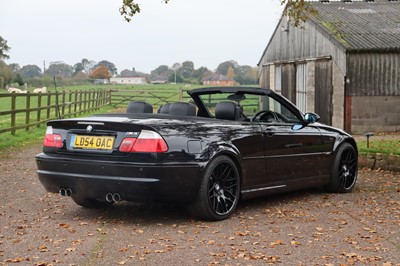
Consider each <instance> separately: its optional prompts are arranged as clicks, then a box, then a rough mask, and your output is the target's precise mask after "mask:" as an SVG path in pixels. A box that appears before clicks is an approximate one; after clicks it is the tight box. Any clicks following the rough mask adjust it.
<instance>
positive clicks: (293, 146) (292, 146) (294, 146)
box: [285, 143, 303, 149]
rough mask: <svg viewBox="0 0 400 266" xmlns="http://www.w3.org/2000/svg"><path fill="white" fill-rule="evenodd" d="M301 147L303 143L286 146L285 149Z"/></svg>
mask: <svg viewBox="0 0 400 266" xmlns="http://www.w3.org/2000/svg"><path fill="white" fill-rule="evenodd" d="M300 147H303V143H294V144H286V145H285V148H288V149H290V148H300Z"/></svg>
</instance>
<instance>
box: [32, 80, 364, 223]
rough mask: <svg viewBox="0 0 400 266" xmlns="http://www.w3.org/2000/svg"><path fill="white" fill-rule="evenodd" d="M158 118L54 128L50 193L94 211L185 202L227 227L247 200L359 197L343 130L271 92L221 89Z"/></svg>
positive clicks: (353, 151) (42, 161)
mask: <svg viewBox="0 0 400 266" xmlns="http://www.w3.org/2000/svg"><path fill="white" fill-rule="evenodd" d="M188 93H189V95H190V96H191V98H192V101H191V102H190V103H184V102H176V103H169V104H166V105H164V106H161V107H160V108H159V109H158V110H157V111H154V112H153V107H152V106H151V105H150V104H149V103H146V102H131V103H130V104H129V106H128V108H127V112H126V113H119V114H103V115H93V116H89V117H85V118H76V119H62V120H53V121H49V122H48V124H47V130H46V136H45V139H44V147H43V153H40V154H38V155H37V156H36V161H37V166H38V175H39V179H40V181H41V183H42V184H43V185H44V187H45V188H46V190H47V191H49V192H54V193H60V194H61V195H63V196H71V197H72V199H73V200H74V201H75V202H76V203H77V204H79V205H81V206H83V207H87V208H95V207H105V206H109V205H111V204H113V203H114V202H118V201H121V200H126V201H135V202H143V201H158V202H174V203H182V204H185V205H186V206H187V209H188V211H189V213H190V214H192V215H193V216H195V217H197V218H199V219H205V220H222V219H226V218H227V217H229V216H230V215H231V214H232V213H233V212H234V210H235V208H236V206H237V204H238V201H239V199H240V198H248V197H254V196H261V195H265V194H270V193H277V192H284V191H289V190H296V189H302V188H308V187H316V186H321V187H325V188H326V189H327V190H328V191H331V192H339V193H344V192H350V191H352V190H353V188H354V186H355V183H356V179H357V157H358V153H357V147H356V143H355V141H354V139H353V138H352V137H351V136H350V135H349V134H347V133H345V132H343V131H342V130H339V129H336V128H332V127H330V126H326V125H323V124H320V123H317V121H318V119H319V116H318V115H316V114H314V113H306V114H303V113H302V112H301V111H300V110H299V109H297V108H296V107H295V106H294V105H293V104H292V103H291V102H289V101H288V100H286V99H285V98H284V97H282V96H280V95H278V94H276V93H274V92H273V91H271V90H268V89H261V88H254V87H215V88H201V89H194V90H191V91H189V92H188Z"/></svg>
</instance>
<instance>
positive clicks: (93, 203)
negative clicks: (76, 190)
mask: <svg viewBox="0 0 400 266" xmlns="http://www.w3.org/2000/svg"><path fill="white" fill-rule="evenodd" d="M71 198H72V200H73V201H74V202H75V203H76V204H78V205H79V206H82V207H84V208H87V209H101V208H106V207H109V206H111V205H112V204H113V203H112V202H107V201H100V200H97V199H89V198H85V197H81V196H78V195H76V194H72V195H71Z"/></svg>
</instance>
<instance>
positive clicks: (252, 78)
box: [235, 66, 257, 85]
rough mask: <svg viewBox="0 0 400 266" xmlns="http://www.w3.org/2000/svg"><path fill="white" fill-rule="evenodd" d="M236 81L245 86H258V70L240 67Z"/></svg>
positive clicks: (236, 74)
mask: <svg viewBox="0 0 400 266" xmlns="http://www.w3.org/2000/svg"><path fill="white" fill-rule="evenodd" d="M235 81H236V82H238V83H240V84H242V85H244V84H257V68H256V67H251V66H239V67H238V68H236V71H235Z"/></svg>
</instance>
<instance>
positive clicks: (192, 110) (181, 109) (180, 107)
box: [169, 102, 196, 116]
mask: <svg viewBox="0 0 400 266" xmlns="http://www.w3.org/2000/svg"><path fill="white" fill-rule="evenodd" d="M169 114H170V115H184V116H196V106H195V105H194V104H192V103H183V102H176V103H171V105H170V106H169Z"/></svg>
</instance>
